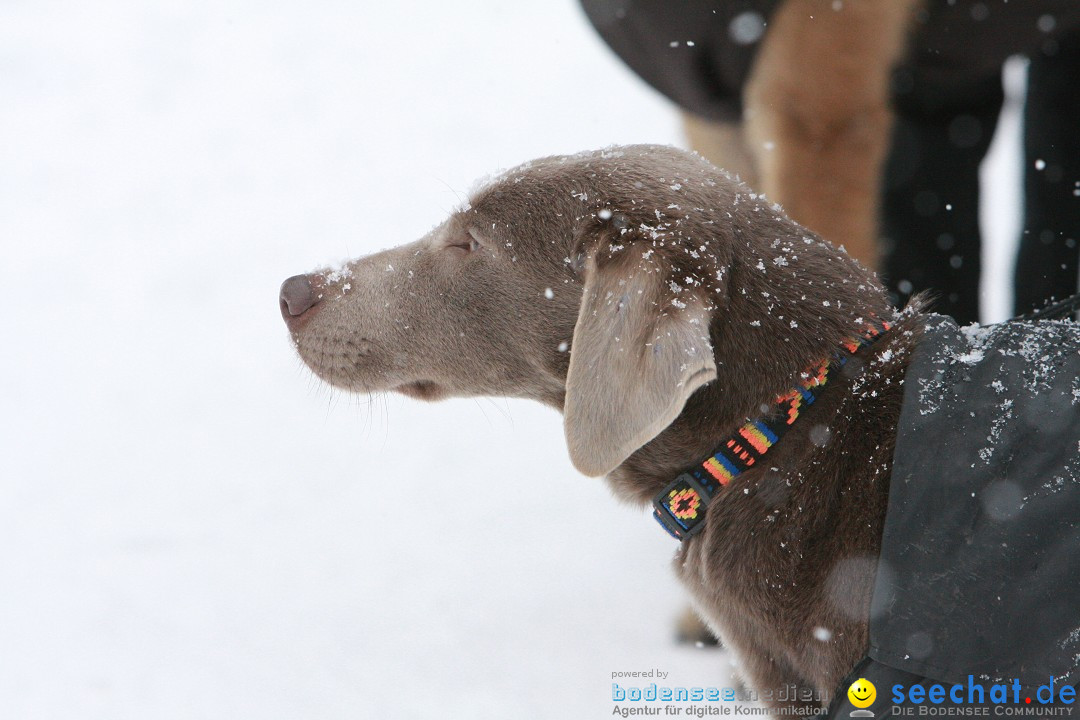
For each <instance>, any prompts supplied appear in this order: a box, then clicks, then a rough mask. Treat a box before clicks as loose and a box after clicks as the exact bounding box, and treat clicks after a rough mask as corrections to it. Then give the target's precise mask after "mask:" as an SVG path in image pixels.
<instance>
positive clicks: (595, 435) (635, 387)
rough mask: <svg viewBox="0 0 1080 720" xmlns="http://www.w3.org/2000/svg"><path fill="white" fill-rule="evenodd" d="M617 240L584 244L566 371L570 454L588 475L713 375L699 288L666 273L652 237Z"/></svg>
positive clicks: (659, 425)
mask: <svg viewBox="0 0 1080 720" xmlns="http://www.w3.org/2000/svg"><path fill="white" fill-rule="evenodd" d="M601 234H604V233H601ZM623 243H624V238H621V237H620V238H616V239H614V240H613V239H609V238H603V237H602V238H601V240H600V242H598V243H595V244H594V247H593V248H591V249H588V250H586V252H585V256H584V262H583V268H582V271H583V273H584V280H585V288H584V293H583V295H582V299H581V308H580V310H579V311H578V320H577V325H576V326H575V327H574V339H573V345H572V346H571V351H570V369H569V371H568V372H567V377H566V400H565V403H564V406H563V412H564V424H565V430H566V441H567V445H568V446H569V449H570V460H571V461H572V462H573V463H574V467H576V468H577V469H578V470H579V471H581V472H582V473H584V474H585V475H591V476H596V475H605V474H607V473H608V472H610V471H611V470H613V469H615V468H616V467H617V466H618V465H619V464H620V463H621V462H623V461H624V460H625V459H626V458H628V457H629V456H630V455H631V454H632V453H633V452H634V451H635V450H637V449H638V448H640V447H641V446H642V445H644V444H645V443H647V442H649V441H650V440H652V439H653V438H654V437H656V436H657V435H659V434H660V432H661V431H662V430H663V429H664V428H666V427H667V426H668V425H670V424H671V422H672V421H673V420H674V419H675V418H676V417H678V416H679V414H680V413H681V412H682V409H683V406H684V405H685V404H686V400H687V398H689V397H690V395H691V394H692V393H693V392H694V391H695V390H697V389H698V388H699V387H701V386H702V385H704V384H705V383H707V382H709V381H711V380H713V379H715V378H716V364H715V362H714V360H713V350H712V345H711V343H710V342H709V312H708V309H707V306H706V302H705V301H704V299H703V298H702V297H701V295H702V293H701V291H700V290H697V289H694V288H684V287H681V286H680V285H678V284H677V283H676V282H673V278H672V273H671V271H670V267H669V266H668V264H667V263H666V261H665V260H664V259H663V256H662V251H658V250H657V249H656V248H654V247H653V246H652V244H649V243H644V242H625V244H623ZM650 248H652V249H650Z"/></svg>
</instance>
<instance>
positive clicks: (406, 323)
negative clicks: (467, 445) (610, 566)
mask: <svg viewBox="0 0 1080 720" xmlns="http://www.w3.org/2000/svg"><path fill="white" fill-rule="evenodd" d="M845 303H846V305H845ZM800 304H806V305H807V307H810V312H809V313H807V312H805V311H803V312H800V311H799V309H798V306H799V305H800ZM811 306H812V307H811ZM869 306H872V307H873V309H880V308H883V307H884V304H883V300H882V295H881V292H880V287H879V286H877V284H876V282H874V281H873V280H872V279H871V278H870V277H869V275H868V274H867V273H865V271H863V270H862V269H861V268H860V267H859V266H858V265H857V264H855V263H854V262H852V261H850V260H849V259H847V258H846V256H845V255H843V254H842V253H841V252H839V251H837V250H835V249H834V248H832V247H831V246H829V245H827V244H825V243H823V242H821V241H820V240H818V239H817V238H816V237H814V236H812V235H810V234H809V233H808V232H807V231H806V230H804V229H802V228H800V227H799V226H797V225H795V224H794V223H792V222H791V221H790V220H788V219H787V218H786V217H785V216H784V215H783V213H782V212H781V211H780V210H779V208H777V207H773V206H770V205H769V204H768V203H766V202H765V201H764V199H763V198H759V197H758V196H756V195H754V194H753V193H752V192H751V191H750V190H749V189H748V188H747V187H745V186H743V185H740V184H738V183H736V182H735V181H734V180H733V179H731V178H730V177H729V176H728V175H727V174H726V173H724V172H723V171H720V170H718V169H717V168H715V167H713V166H711V165H710V164H708V163H707V162H706V161H704V160H702V159H701V158H699V157H698V156H695V155H691V154H689V153H685V152H681V151H678V150H675V149H672V148H667V147H657V146H632V147H624V148H614V149H609V150H605V151H600V152H594V153H585V154H580V155H574V156H566V157H552V158H545V159H542V160H538V161H535V162H532V163H527V164H525V165H522V166H520V167H518V168H515V169H513V170H510V171H508V172H506V173H504V174H502V175H501V176H499V177H498V178H496V179H495V180H493V181H491V182H489V183H488V184H486V185H485V186H484V187H483V188H481V189H480V190H479V191H478V192H476V193H474V195H473V197H472V198H471V200H470V202H469V203H468V204H466V205H465V207H463V208H462V209H460V210H458V211H457V212H455V213H453V214H452V215H451V216H450V218H449V219H447V220H446V221H445V222H444V223H442V224H441V225H439V226H438V227H437V228H435V229H434V230H432V231H431V232H430V233H428V235H426V236H425V237H424V238H422V239H420V240H418V241H416V242H413V243H411V244H408V245H403V246H401V247H398V248H395V249H392V250H386V251H383V252H381V253H378V254H376V255H371V256H368V257H365V258H361V259H359V260H356V261H354V262H351V263H349V264H348V265H346V266H345V267H343V268H341V269H339V270H324V271H320V272H316V273H312V274H309V275H301V276H296V277H293V278H290V279H289V280H287V281H286V282H285V284H284V285H283V286H282V291H281V310H282V314H283V316H284V317H285V320H286V322H287V324H288V326H289V329H290V331H291V333H292V337H293V340H294V342H295V344H296V347H297V350H298V351H299V353H300V356H301V357H302V358H303V360H304V362H305V363H307V364H308V366H310V367H311V368H312V370H314V371H315V373H316V374H318V375H319V376H320V377H321V378H323V379H324V380H326V381H327V382H329V383H331V384H333V385H335V386H337V387H341V388H344V389H347V390H352V391H357V392H374V391H384V390H396V391H398V392H401V393H404V394H406V395H410V396H413V397H419V398H423V399H439V398H444V397H450V396H475V395H497V396H509V397H526V398H532V399H536V400H540V401H542V402H545V403H548V404H550V405H552V406H555V407H558V408H560V409H562V410H563V412H564V417H565V428H566V437H567V441H568V445H569V449H570V456H571V459H572V461H573V463H574V465H575V467H577V468H578V469H579V470H581V471H582V472H583V473H585V474H587V475H602V474H605V473H607V472H609V471H611V470H612V469H613V468H615V467H616V466H618V465H619V464H620V463H622V462H623V461H624V460H625V459H626V458H627V457H629V456H630V455H631V454H632V453H634V452H635V451H636V450H638V449H639V448H641V447H642V446H644V445H645V444H646V443H648V442H649V441H650V440H652V439H653V438H655V437H656V436H657V435H658V434H660V433H661V432H662V431H664V429H665V428H667V427H669V426H670V425H671V424H672V422H673V421H674V420H675V419H676V418H677V417H679V415H680V414H681V413H682V412H683V410H684V407H685V406H686V404H687V401H688V399H689V398H691V396H693V395H694V394H695V392H696V391H698V390H699V389H700V388H702V386H704V385H706V384H709V383H711V382H712V381H713V380H715V379H716V378H717V375H718V365H721V366H724V372H723V373H722V376H723V380H724V383H735V384H737V385H738V386H735V385H731V386H728V387H726V390H727V391H728V392H727V393H726V394H725V396H726V397H729V398H742V397H743V395H745V396H746V397H751V396H753V397H756V398H758V399H757V400H754V401H753V402H754V403H760V394H761V392H769V391H770V390H772V388H762V389H761V390H760V391H758V392H756V393H749V392H747V388H746V387H744V385H746V384H747V383H749V384H754V383H760V382H762V381H761V380H759V378H764V377H767V375H768V373H769V372H773V373H774V374H775V373H779V374H780V377H781V378H783V380H784V382H787V381H788V379H789V378H790V375H791V373H792V372H794V371H797V370H799V369H801V365H799V363H802V362H804V360H803V359H802V356H803V355H806V354H807V353H808V352H810V348H814V349H815V350H814V351H815V352H816V348H818V347H819V346H820V347H834V346H835V343H836V342H838V341H839V339H841V336H842V335H843V333H844V332H845V331H844V330H837V329H836V328H837V327H839V326H841V325H842V326H844V327H846V328H848V331H850V328H851V327H852V326H853V323H855V322H857V319H858V316H859V315H860V314H861V313H863V311H864V308H865V307H869ZM804 310H805V308H804ZM796 318H799V319H798V320H796ZM799 322H803V323H804V326H803V327H802V328H801V329H798V328H799V327H800V326H799ZM797 329H798V331H797ZM742 334H744V335H746V336H747V339H745V340H743V341H740V340H739V336H740V335H742ZM766 336H768V337H769V338H770V340H769V341H768V342H765V341H764V340H762V339H763V338H765V337H766ZM759 340H762V342H760V343H759ZM774 341H775V342H774ZM732 343H735V344H734V345H732ZM776 343H779V346H778V349H777V350H776V351H775V352H773V351H770V350H767V349H766V348H768V347H771V346H772V345H775V344H776ZM755 354H756V355H757V357H754V356H755ZM791 368H794V370H792V369H791ZM785 373H786V374H785ZM713 384H714V385H715V383H713ZM765 384H768V383H767V382H766V383H765ZM724 389H725V388H721V389H720V390H721V391H723V390H724ZM754 389H755V390H758V389H757V388H754ZM776 389H781V388H776ZM748 402H751V401H750V400H739V401H738V402H736V403H735V405H736V406H737V407H740V408H741V407H742V406H744V405H746V404H747V403H748ZM739 403H741V405H740V404H739ZM751 410H752V408H751V407H749V406H747V407H745V408H743V410H742V411H743V412H749V411H751Z"/></svg>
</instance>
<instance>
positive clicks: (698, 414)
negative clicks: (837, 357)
mask: <svg viewBox="0 0 1080 720" xmlns="http://www.w3.org/2000/svg"><path fill="white" fill-rule="evenodd" d="M818 247H819V246H818V245H817V244H816V243H815V244H814V245H813V246H808V247H807V248H806V252H805V257H804V258H803V259H802V261H803V262H805V263H808V264H813V265H814V266H815V267H813V268H812V271H811V272H804V271H802V268H800V267H797V266H793V265H785V264H783V263H777V262H776V261H775V258H776V257H780V256H781V253H780V252H776V253H770V252H769V250H770V248H768V247H765V248H759V249H758V251H759V252H758V253H757V254H756V255H755V256H753V257H751V258H750V259H749V260H748V261H747V262H744V264H743V265H741V266H739V265H732V266H731V267H730V268H729V270H728V272H730V274H731V277H730V278H729V283H728V286H729V287H736V288H739V291H738V292H737V293H732V294H730V295H729V296H728V297H726V298H725V299H724V301H723V302H722V303H721V304H720V305H719V306H718V308H717V311H716V312H715V313H714V317H713V321H712V325H711V333H710V334H711V337H712V341H713V345H714V353H715V361H716V367H717V379H716V380H715V381H713V382H711V383H709V384H708V385H706V386H705V387H702V388H701V389H700V390H698V392H696V393H695V394H694V395H693V396H691V398H690V399H689V401H688V402H687V404H686V407H685V408H684V410H683V412H682V414H681V415H680V416H679V417H678V418H677V419H676V420H675V422H673V423H672V424H671V425H670V426H669V427H668V428H667V429H666V430H664V432H662V433H661V434H660V435H658V436H657V437H656V438H654V439H653V440H652V441H650V442H649V443H648V444H646V445H645V446H643V447H642V448H640V449H639V450H638V451H637V452H635V453H634V454H633V455H632V456H631V457H630V458H628V459H627V460H626V461H625V462H623V463H622V465H620V466H619V467H618V468H616V469H615V470H614V471H612V472H611V473H610V474H609V475H608V479H609V481H610V482H611V483H612V485H613V487H614V488H615V490H616V492H617V494H618V495H619V496H620V497H623V498H624V499H627V500H630V501H632V502H637V503H642V504H645V503H648V502H650V501H651V500H652V498H653V497H654V496H655V495H656V493H658V492H659V491H660V490H661V489H663V488H664V487H665V486H666V485H667V484H669V483H670V482H671V481H672V480H673V479H674V478H675V477H676V476H677V475H678V474H679V473H680V472H683V471H685V470H686V469H687V468H689V467H692V466H694V465H696V464H697V463H699V462H701V461H702V460H704V459H705V458H707V457H709V456H710V455H712V453H713V452H714V451H715V450H716V448H717V447H718V446H719V444H720V443H721V442H722V441H723V440H724V439H725V438H726V437H729V436H730V435H731V434H732V433H733V432H734V431H736V429H737V428H738V427H740V426H742V425H743V424H744V423H746V422H748V421H751V420H754V419H756V418H758V417H760V416H761V415H762V414H764V413H766V412H768V411H769V410H770V409H771V408H772V407H773V406H774V403H775V400H776V398H777V396H778V395H780V394H782V393H784V392H785V391H787V390H789V389H790V388H791V387H793V386H794V384H795V383H796V380H797V378H798V377H799V375H800V374H801V373H802V372H803V371H805V370H806V368H808V367H810V366H811V365H813V364H814V363H816V362H820V361H821V360H822V359H823V358H827V357H829V356H831V355H832V354H833V353H834V352H835V351H836V350H837V349H838V348H839V347H840V346H841V343H843V342H844V341H845V339H847V338H850V337H851V336H852V335H858V334H859V332H860V331H861V329H862V328H863V327H864V326H865V324H866V323H867V322H868V321H870V320H872V319H873V318H879V319H883V320H884V319H889V318H891V317H892V315H893V312H894V311H893V310H892V309H891V307H890V306H889V304H888V302H887V300H886V296H885V293H884V291H883V290H882V288H881V286H880V284H879V283H878V282H877V281H876V279H874V278H873V276H872V275H870V274H869V273H868V272H867V271H865V270H864V269H863V268H862V267H861V266H859V265H858V264H856V263H855V262H854V261H850V260H847V259H846V258H843V259H840V260H837V259H836V251H835V250H833V249H832V248H828V252H827V253H826V252H822V253H815V252H814V251H815V250H816V249H817V248H818ZM762 267H765V268H766V270H765V271H762V270H761V268H762ZM807 277H817V278H819V281H818V282H816V283H815V282H813V281H810V280H807ZM821 277H825V278H827V279H828V281H826V282H821V281H820V278H821Z"/></svg>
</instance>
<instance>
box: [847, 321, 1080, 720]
mask: <svg viewBox="0 0 1080 720" xmlns="http://www.w3.org/2000/svg"><path fill="white" fill-rule="evenodd" d="M969 676H971V678H972V679H970V680H969ZM858 677H867V678H868V679H870V680H871V682H875V684H876V685H877V686H878V687H877V692H878V697H879V700H878V703H876V704H875V705H876V706H877V705H880V706H881V707H880V708H879V709H883V710H884V711H885V712H890V710H889V709H888V706H889V705H891V704H892V703H891V698H892V691H891V688H892V687H893V685H895V684H897V683H900V684H903V685H905V686H910V685H911V684H912V683H921V684H923V685H924V686H925V687H929V686H930V685H932V684H935V683H937V684H943V685H944V686H945V687H946V688H948V687H950V686H952V685H955V684H958V685H963V686H964V688H965V691H964V693H963V695H964V696H965V699H966V696H967V687H968V685H969V683H976V684H983V685H985V686H986V688H987V692H988V691H989V687H990V685H991V684H993V683H1006V684H1007V685H1008V687H1009V688H1010V690H1009V693H1008V703H1007V704H1008V705H1015V704H1014V703H1013V702H1012V700H1013V690H1012V688H1013V681H1019V685H1018V687H1021V688H1023V690H1022V692H1021V693H1020V696H1019V697H1020V703H1019V704H1020V705H1023V706H1025V707H1028V706H1029V705H1034V706H1035V709H1036V710H1038V709H1039V708H1040V707H1041V703H1040V702H1039V699H1038V697H1036V695H1035V693H1037V692H1038V688H1039V686H1043V685H1049V684H1051V683H1053V684H1055V685H1056V687H1057V688H1060V687H1062V686H1063V685H1071V686H1076V685H1077V683H1078V682H1080V324H1078V323H1075V322H1069V321H1038V322H1021V321H1010V322H1006V323H1001V324H999V325H994V326H990V327H985V328H978V327H974V326H973V327H968V328H958V327H957V325H956V323H954V322H953V321H952V320H951V319H950V318H946V317H942V316H934V319H933V320H932V321H931V322H930V323H929V325H928V328H927V331H926V335H925V337H924V338H923V340H922V341H921V342H920V344H919V346H918V349H917V350H916V352H915V355H914V357H913V359H912V363H911V365H910V367H909V369H908V372H907V375H906V378H905V390H904V405H903V408H902V410H901V416H900V423H899V427H898V432H897V441H896V450H895V455H894V459H893V471H892V481H891V485H890V491H889V506H888V513H887V515H886V520H885V530H884V534H883V536H882V550H881V556H880V561H879V565H878V574H877V580H876V587H875V590H874V597H873V602H872V607H871V619H870V649H869V652H868V658H867V659H866V660H865V661H864V662H863V663H861V664H860V666H859V667H857V668H856V669H855V671H854V673H853V677H852V678H851V679H849V680H848V681H847V683H848V684H849V683H850V682H852V681H854V680H855V679H857V678H858ZM875 677H876V678H878V680H877V681H875V680H874V678H875ZM881 683H883V684H881ZM846 691H847V684H845V685H844V686H843V687H841V688H840V689H839V691H838V693H837V697H836V700H835V701H834V706H833V708H832V713H833V715H834V716H836V717H848V716H849V712H850V711H851V710H853V709H854V708H852V707H851V706H850V705H849V704H848V703H847V699H846ZM1046 696H1047V693H1046V692H1043V697H1046ZM1028 697H1031V698H1032V699H1033V702H1032V703H1031V704H1029V703H1027V702H1026V698H1028ZM986 702H987V703H989V702H990V701H989V698H987V700H986ZM946 704H948V703H947V702H946ZM872 709H873V708H872ZM991 714H993V713H991ZM877 717H879V718H880V717H881V715H880V714H878V715H877Z"/></svg>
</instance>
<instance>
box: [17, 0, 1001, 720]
mask: <svg viewBox="0 0 1080 720" xmlns="http://www.w3.org/2000/svg"><path fill="white" fill-rule="evenodd" d="M640 141H651V142H676V143H677V142H680V141H681V138H680V136H679V134H678V131H677V125H676V121H675V116H674V113H673V112H672V110H671V109H670V108H669V107H668V105H667V104H666V103H665V102H664V101H663V100H662V99H661V98H659V97H658V96H656V95H654V94H653V93H652V92H651V91H649V90H648V89H647V88H645V87H644V86H643V85H642V84H640V83H639V82H638V81H637V80H636V79H635V78H634V77H632V76H630V75H629V73H628V72H627V71H626V70H624V69H623V67H622V66H621V65H619V64H618V63H617V62H616V60H615V59H614V58H613V57H612V56H611V55H610V54H609V53H608V52H607V50H606V49H605V48H604V47H603V46H601V44H600V43H599V41H598V40H597V39H596V37H595V36H594V35H593V34H592V32H591V30H590V29H589V28H588V27H587V25H586V24H585V21H584V19H583V17H582V16H581V14H580V12H579V11H578V10H577V8H576V6H575V5H574V4H573V3H572V2H570V1H569V0H560V1H559V2H557V3H556V2H548V3H505V2H498V1H497V0H458V1H457V2H453V3H440V2H420V1H419V0H413V1H412V2H409V1H404V2H400V3H381V4H368V3H338V2H317V3H301V2H298V1H297V0H284V1H283V2H279V3H261V2H253V1H252V0H247V1H245V0H221V1H218V2H207V1H205V0H184V1H183V2H181V1H180V0H170V1H167V2H154V3H146V2H138V1H137V0H102V1H101V2H96V3H75V2H56V1H52V0H36V1H35V2H28V1H25V0H9V1H8V2H6V3H4V4H2V5H0V242H2V255H0V258H2V259H0V302H2V306H3V308H4V310H5V333H4V337H5V339H6V341H5V342H4V345H3V350H2V351H0V398H2V402H3V408H4V412H3V414H2V415H0V448H2V450H0V717H2V718H18V719H20V720H24V719H26V720H29V719H33V718H50V719H52V718H74V717H78V718H82V719H90V718H109V719H110V720H117V719H124V718H133V719H139V720H144V719H146V718H153V719H154V720H166V719H168V718H185V719H190V718H230V719H231V718H259V719H260V720H272V719H274V718H290V719H292V718H299V717H304V718H436V717H438V718H452V717H462V718H476V719H481V718H507V717H526V718H537V719H542V718H560V719H561V718H592V717H597V718H599V717H607V716H608V715H609V714H610V712H611V702H610V697H611V695H610V692H611V685H610V683H611V673H612V672H613V671H617V670H647V669H649V668H660V669H662V670H664V671H665V672H669V673H671V675H670V678H669V681H670V682H672V684H679V685H686V686H690V685H706V686H708V685H718V686H721V685H725V684H727V683H728V682H729V680H728V674H729V664H728V659H727V658H726V656H725V655H724V654H723V653H719V652H712V651H702V650H696V649H687V648H679V647H676V646H675V645H673V643H672V642H671V641H670V640H671V619H672V617H673V615H674V614H675V613H676V612H677V611H678V609H679V608H680V606H681V603H682V601H681V593H680V592H679V590H678V589H677V588H676V586H675V584H674V582H673V580H672V578H671V574H670V572H669V571H668V568H667V564H668V560H669V557H670V555H671V553H672V551H673V546H672V542H671V541H670V540H669V539H668V538H666V536H664V534H663V533H662V532H661V531H660V530H659V529H658V528H657V527H656V526H655V524H654V523H653V522H652V521H651V520H648V519H647V518H646V517H645V516H644V515H643V514H642V513H640V512H638V511H636V510H630V509H628V508H625V507H622V506H620V505H618V504H617V503H616V502H615V501H614V500H612V499H611V498H610V497H609V494H608V492H607V490H606V489H605V487H604V486H603V484H602V483H601V482H599V481H596V480H589V479H586V478H583V477H581V476H579V475H577V474H576V473H575V472H574V470H573V469H572V468H571V467H570V465H569V462H568V461H567V459H566V453H565V448H564V446H563V440H562V430H561V426H560V420H559V418H558V416H557V415H556V414H555V413H553V412H551V411H549V410H545V409H543V408H542V407H540V406H537V405H531V404H527V403H522V402H505V401H471V400H469V401H464V400H459V401H450V402H446V403H442V404H438V405H427V404H421V403H416V402H413V401H409V400H404V399H399V398H397V397H389V398H383V399H377V400H375V401H372V402H368V401H366V400H361V399H354V398H351V397H347V396H343V395H341V394H334V393H331V392H330V391H329V390H328V389H327V388H325V387H323V386H322V385H320V384H319V383H317V382H315V381H314V380H313V379H312V377H311V375H310V373H308V372H307V371H306V370H304V369H303V368H302V367H301V365H300V363H299V361H298V360H297V359H296V357H295V355H294V353H293V352H292V350H291V348H290V346H289V342H288V338H287V333H286V331H285V328H284V325H283V324H282V322H281V319H280V317H279V313H278V307H277V288H278V285H279V284H280V282H281V280H283V279H284V278H285V277H287V276H289V275H292V274H295V273H298V272H302V271H305V270H308V269H310V268H312V267H314V266H317V265H320V264H324V263H326V262H330V261H336V260H338V259H340V258H343V257H346V256H355V255H361V254H366V253H368V252H371V251H374V250H376V249H379V248H382V247H386V246H390V245H395V244H397V243H399V242H404V241H407V240H411V239H413V238H415V237H417V236H418V235H420V234H422V233H423V232H424V231H426V230H427V229H428V228H429V227H430V226H432V225H433V224H435V223H436V222H438V221H439V220H440V219H441V217H442V216H443V215H444V213H445V212H446V211H447V210H448V209H450V208H451V207H452V206H454V205H455V204H456V203H457V202H458V201H459V199H460V198H461V197H462V196H463V193H465V191H467V190H468V189H469V188H470V187H471V186H472V184H473V181H474V180H475V179H476V178H477V177H480V176H482V175H484V174H487V173H489V172H491V171H493V170H496V169H499V168H503V167H507V166H510V165H513V164H516V163H517V162H519V161H522V160H525V159H528V158H531V157H534V156H538V155H543V154H550V153H556V152H570V151H577V150H582V149H589V148H596V147H600V146H604V145H608V144H613V143H620V142H640ZM997 206H998V207H1002V206H1004V207H1012V206H1013V203H1012V202H1011V201H1009V200H1006V201H1005V202H1004V203H1002V202H999V203H997ZM1006 220H1007V218H1006ZM1001 224H1002V223H998V225H999V226H1000V225H1001ZM1002 307H1005V305H1004V303H1003V304H1002ZM1000 312H1003V311H999V314H1000Z"/></svg>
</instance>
